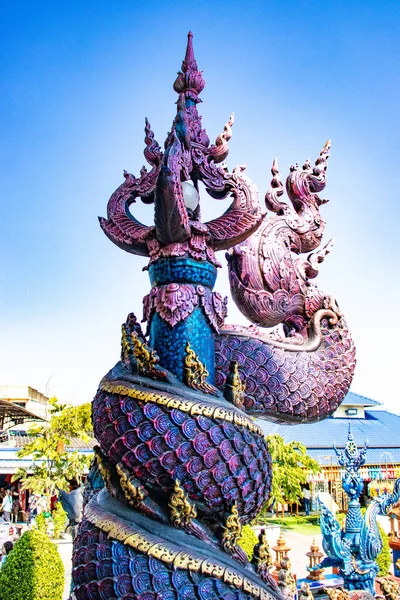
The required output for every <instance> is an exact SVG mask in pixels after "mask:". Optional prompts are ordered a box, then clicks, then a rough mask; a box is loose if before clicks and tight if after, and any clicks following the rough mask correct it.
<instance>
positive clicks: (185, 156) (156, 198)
mask: <svg viewBox="0 0 400 600" xmlns="http://www.w3.org/2000/svg"><path fill="white" fill-rule="evenodd" d="M192 37H193V35H192V33H191V32H189V34H188V43H187V48H186V55H185V59H184V60H183V62H182V70H181V71H180V72H179V73H178V77H177V78H176V80H175V83H174V90H175V91H176V92H177V93H178V101H177V114H176V117H175V120H174V122H173V124H172V128H171V131H170V132H169V134H168V136H167V139H166V141H165V145H164V151H162V150H161V148H160V146H159V145H158V143H157V142H156V141H155V140H154V134H153V132H152V130H151V127H150V124H149V122H148V120H147V119H146V123H145V134H146V135H145V144H146V146H145V150H144V156H145V158H146V160H147V162H148V163H149V164H150V165H151V166H152V169H151V170H150V171H147V169H145V168H143V169H142V170H141V172H140V176H139V177H138V178H136V177H134V175H131V174H130V173H127V172H126V171H125V172H124V177H125V181H124V183H122V185H120V186H119V188H118V189H117V190H116V191H115V192H114V194H113V195H112V196H111V198H110V200H109V202H108V206H107V219H104V218H100V219H99V220H100V225H101V228H102V229H103V231H104V233H105V234H106V235H107V237H108V238H109V239H110V240H111V241H112V242H113V243H114V244H116V245H117V246H119V247H120V248H122V249H123V250H126V251H127V252H130V253H132V254H139V255H143V256H149V257H150V259H151V260H150V262H151V263H152V262H155V261H156V260H157V259H158V258H160V257H162V256H177V255H179V256H183V255H187V256H189V257H191V258H194V259H195V260H210V262H212V263H214V264H217V263H216V260H215V256H214V250H224V249H227V248H230V247H232V246H234V245H235V244H238V243H240V242H241V241H243V240H244V239H245V238H246V237H248V236H249V235H250V234H251V233H252V232H253V231H254V230H255V229H256V228H257V226H258V225H259V223H260V220H261V218H262V214H261V207H260V204H259V201H258V193H257V190H256V188H255V186H254V184H253V183H252V182H251V181H250V179H248V178H247V177H246V176H245V175H244V174H243V170H244V167H236V168H235V169H234V170H233V171H232V173H230V172H229V171H228V170H227V169H226V168H225V167H224V166H218V165H219V163H221V162H222V161H223V160H225V158H226V157H227V155H228V151H229V149H228V141H229V139H230V138H231V136H232V130H231V127H232V125H233V115H231V117H230V119H229V120H228V122H227V123H226V125H225V127H224V130H223V132H222V133H221V134H220V135H219V136H218V137H217V139H216V141H215V144H213V145H211V146H210V140H209V138H208V136H207V133H206V132H205V130H204V129H203V128H202V124H201V117H200V116H199V114H198V112H197V104H198V103H199V102H200V98H199V94H200V92H201V91H202V90H203V88H204V85H205V82H204V80H203V78H202V74H201V71H199V70H198V67H197V63H196V60H195V58H194V52H193V44H192ZM199 181H201V182H203V184H204V185H205V188H206V190H207V192H208V194H209V195H210V196H212V197H213V198H218V199H221V198H225V197H226V196H228V195H231V196H232V197H233V201H232V203H231V205H230V207H229V208H228V210H227V211H226V212H225V213H224V214H223V215H221V216H220V217H218V218H216V219H213V220H212V221H209V222H208V223H202V222H201V220H200V205H199V203H198V202H197V203H196V201H195V202H194V203H193V200H192V202H190V200H189V202H188V201H186V205H185V196H187V197H189V195H191V196H192V198H193V196H194V197H196V195H197V197H198V183H199ZM188 185H192V186H193V187H194V190H195V192H193V191H192V193H191V194H190V189H189V188H188V187H187V186H188ZM185 189H186V192H185V191H184V190H185ZM137 198H140V199H141V200H142V202H144V203H146V204H154V223H155V224H154V226H147V225H144V224H143V223H140V222H139V221H138V220H137V219H135V217H134V216H133V215H132V214H131V212H130V210H129V209H130V206H131V205H132V204H133V203H134V202H136V200H137ZM190 204H191V206H190ZM206 240H207V242H208V243H206Z"/></svg>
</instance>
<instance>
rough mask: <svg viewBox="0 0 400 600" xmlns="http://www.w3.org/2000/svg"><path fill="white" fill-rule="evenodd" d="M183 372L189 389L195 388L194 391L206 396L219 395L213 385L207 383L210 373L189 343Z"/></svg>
mask: <svg viewBox="0 0 400 600" xmlns="http://www.w3.org/2000/svg"><path fill="white" fill-rule="evenodd" d="M183 372H184V377H185V383H186V385H187V386H188V387H190V388H193V389H194V390H200V391H202V392H204V393H205V394H214V395H216V394H217V393H218V391H217V389H216V388H215V387H214V386H213V385H210V384H209V383H207V377H208V376H209V372H208V371H207V369H206V367H205V366H204V365H203V363H202V362H201V361H200V360H199V358H198V357H197V356H196V353H195V352H194V351H193V350H192V348H191V347H190V344H189V342H187V344H186V358H185V366H184V370H183Z"/></svg>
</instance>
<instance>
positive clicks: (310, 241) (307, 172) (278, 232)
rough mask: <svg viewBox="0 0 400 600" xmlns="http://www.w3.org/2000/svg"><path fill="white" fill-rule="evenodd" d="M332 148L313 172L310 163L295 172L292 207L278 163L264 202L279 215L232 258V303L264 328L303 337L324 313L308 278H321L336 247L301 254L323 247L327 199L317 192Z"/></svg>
mask: <svg viewBox="0 0 400 600" xmlns="http://www.w3.org/2000/svg"><path fill="white" fill-rule="evenodd" d="M329 148H330V144H328V143H327V144H326V145H325V146H324V148H323V150H322V151H321V154H320V157H319V158H318V160H317V161H316V163H315V167H314V169H312V168H311V166H310V163H309V162H308V161H307V162H306V163H305V165H304V166H303V168H302V169H299V168H298V166H297V165H296V166H294V167H291V172H290V175H289V177H288V178H287V181H286V188H287V191H288V195H289V198H290V200H291V201H292V205H293V207H290V206H289V204H287V203H285V202H282V201H281V200H280V197H281V196H282V194H283V185H282V183H281V181H280V176H279V171H278V163H277V160H276V159H275V160H274V162H273V165H272V170H271V172H272V175H273V178H272V181H271V189H270V191H269V192H267V194H266V198H265V201H266V205H267V208H268V209H269V210H271V211H272V212H274V213H275V216H273V217H271V218H268V219H264V221H263V222H262V224H261V227H260V228H259V229H258V230H257V232H256V233H255V234H253V235H252V236H251V237H250V238H248V239H247V240H246V241H245V242H243V243H242V244H241V245H239V246H237V247H235V248H234V249H233V250H232V251H231V253H230V255H229V257H228V265H229V277H230V284H231V290H232V295H233V298H234V300H235V302H236V304H237V306H238V308H239V309H240V310H241V312H242V313H243V314H244V315H245V316H246V317H247V318H248V319H250V320H251V321H252V322H253V323H256V324H258V325H261V326H262V327H273V326H274V325H278V324H279V323H282V324H283V326H284V328H285V330H286V331H287V332H301V333H302V332H304V331H305V328H306V326H307V322H308V319H309V317H310V316H312V313H311V311H313V312H315V311H316V310H318V309H320V308H324V296H323V295H322V294H321V293H320V292H319V291H318V290H317V288H316V287H315V286H312V285H311V284H310V282H309V279H310V278H314V277H316V275H317V274H318V271H319V265H320V263H322V262H323V260H324V259H325V257H326V255H327V254H328V253H329V251H330V249H331V247H332V242H329V243H328V244H327V245H326V246H325V247H324V248H323V249H321V250H319V251H318V252H317V253H315V254H310V255H309V256H308V257H307V259H302V258H300V257H299V256H298V255H299V254H301V253H303V252H310V251H311V250H314V249H316V248H317V247H318V246H319V244H320V242H321V238H322V233H323V230H324V227H325V223H324V221H323V220H322V219H321V215H320V213H319V206H320V205H321V204H323V203H324V202H325V200H321V199H320V198H319V196H318V195H317V193H316V192H317V191H321V190H322V189H323V188H324V186H325V177H326V166H327V159H328V156H329ZM292 253H294V254H295V255H297V256H295V257H294V256H293V254H292Z"/></svg>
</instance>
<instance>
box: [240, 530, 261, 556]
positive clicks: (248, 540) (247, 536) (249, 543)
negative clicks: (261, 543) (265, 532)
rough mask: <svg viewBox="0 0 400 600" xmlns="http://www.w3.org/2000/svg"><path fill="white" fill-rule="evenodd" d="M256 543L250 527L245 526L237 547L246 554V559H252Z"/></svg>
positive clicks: (256, 540)
mask: <svg viewBox="0 0 400 600" xmlns="http://www.w3.org/2000/svg"><path fill="white" fill-rule="evenodd" d="M257 543H258V538H257V536H256V534H255V532H254V531H253V530H252V528H251V527H250V525H245V526H244V527H243V529H242V535H241V537H240V539H239V546H240V547H241V548H242V549H243V550H244V551H245V552H246V554H247V558H248V559H249V560H251V559H252V558H253V552H254V546H255V545H256V544H257Z"/></svg>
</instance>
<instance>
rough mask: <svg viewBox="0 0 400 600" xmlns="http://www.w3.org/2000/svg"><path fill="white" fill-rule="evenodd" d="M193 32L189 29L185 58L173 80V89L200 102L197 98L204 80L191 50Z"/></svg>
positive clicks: (202, 87)
mask: <svg viewBox="0 0 400 600" xmlns="http://www.w3.org/2000/svg"><path fill="white" fill-rule="evenodd" d="M192 39H193V33H192V32H191V31H189V33H188V41H187V46H186V54H185V58H184V59H183V61H182V67H181V71H179V72H178V77H177V78H176V79H175V82H174V90H175V91H176V92H178V94H185V96H186V97H187V98H190V99H191V100H193V102H201V100H200V99H199V98H198V95H199V94H200V92H202V91H203V89H204V86H205V84H206V82H205V81H204V79H203V77H202V71H199V70H198V67H197V62H196V59H195V57H194V50H193V42H192Z"/></svg>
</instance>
